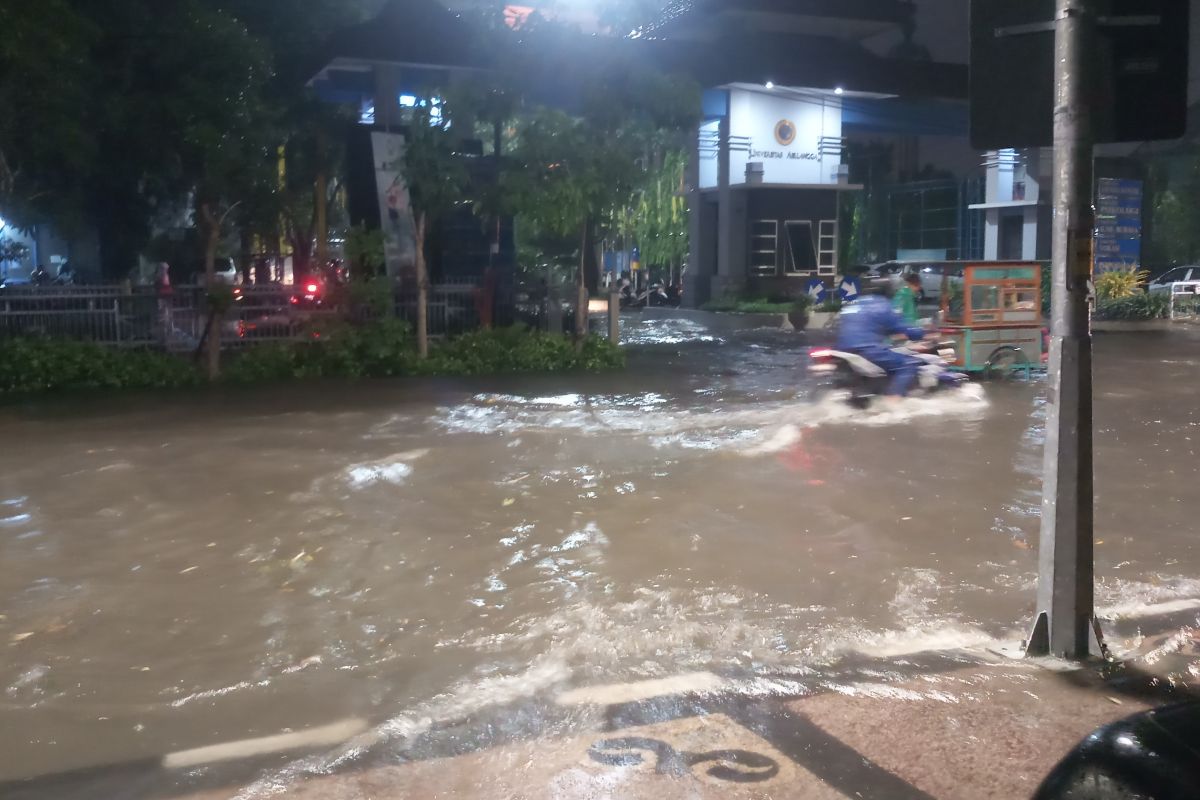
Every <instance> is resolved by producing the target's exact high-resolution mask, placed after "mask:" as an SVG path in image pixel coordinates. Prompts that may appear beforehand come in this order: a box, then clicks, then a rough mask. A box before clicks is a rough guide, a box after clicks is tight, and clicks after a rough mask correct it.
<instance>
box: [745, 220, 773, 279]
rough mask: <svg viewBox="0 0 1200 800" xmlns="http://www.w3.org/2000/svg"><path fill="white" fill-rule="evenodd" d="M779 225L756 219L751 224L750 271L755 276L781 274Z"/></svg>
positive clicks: (770, 221)
mask: <svg viewBox="0 0 1200 800" xmlns="http://www.w3.org/2000/svg"><path fill="white" fill-rule="evenodd" d="M778 254H779V223H778V222H777V221H776V220H773V219H756V220H754V221H753V222H751V223H750V271H751V272H752V273H753V274H755V275H775V274H777V273H778V272H779V255H778Z"/></svg>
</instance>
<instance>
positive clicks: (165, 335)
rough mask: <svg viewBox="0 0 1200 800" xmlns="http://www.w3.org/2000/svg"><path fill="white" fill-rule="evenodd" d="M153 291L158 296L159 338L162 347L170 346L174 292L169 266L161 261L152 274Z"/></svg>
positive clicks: (173, 325) (173, 322) (173, 321)
mask: <svg viewBox="0 0 1200 800" xmlns="http://www.w3.org/2000/svg"><path fill="white" fill-rule="evenodd" d="M154 291H155V294H156V295H158V326H159V336H160V337H161V338H162V343H163V345H164V346H166V345H168V344H170V340H171V329H172V328H174V327H175V320H174V313H173V312H174V306H175V297H174V295H175V290H174V288H172V286H171V266H170V265H169V264H168V263H167V262H165V261H162V262H160V263H159V265H158V269H157V270H156V271H155V274H154Z"/></svg>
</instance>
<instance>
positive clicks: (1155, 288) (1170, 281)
mask: <svg viewBox="0 0 1200 800" xmlns="http://www.w3.org/2000/svg"><path fill="white" fill-rule="evenodd" d="M1181 281H1200V267H1195V266H1189V267H1175V268H1174V269H1169V270H1167V271H1166V272H1164V273H1163V274H1162V275H1159V276H1158V277H1157V278H1155V279H1154V280H1152V281H1150V283H1149V284H1147V286H1146V291H1148V292H1150V293H1151V294H1158V293H1160V292H1164V293H1167V294H1170V292H1171V287H1172V286H1173V285H1174V284H1176V283H1179V282H1181Z"/></svg>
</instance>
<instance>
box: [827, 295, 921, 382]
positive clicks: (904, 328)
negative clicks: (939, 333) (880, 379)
mask: <svg viewBox="0 0 1200 800" xmlns="http://www.w3.org/2000/svg"><path fill="white" fill-rule="evenodd" d="M900 334H904V335H905V336H907V337H908V338H909V339H911V340H912V341H914V342H915V341H919V340H921V339H923V338H925V331H924V330H922V329H921V328H912V327H909V326H908V324H907V323H906V322H905V321H904V317H903V316H901V314H900V313H899V312H898V311H896V310H895V309H894V308H892V303H891V301H890V300H888V299H887V297H884V296H883V295H879V294H869V295H866V296H865V297H862V298H861V299H859V300H857V301H856V302H854V303H851V304H850V305H848V306H846V307H845V308H843V309H842V314H841V319H840V322H839V325H838V341H837V347H838V349H839V350H843V351H846V352H849V353H857V354H858V355H860V356H862V357H863V358H865V359H867V360H868V361H870V362H871V363H873V364H875V365H877V366H879V367H880V368H881V369H885V370H887V371H888V373H890V374H891V376H892V381H891V383H890V384H889V385H888V391H887V393H888V395H889V396H893V397H904V396H905V395H906V394H908V390H909V389H911V388H912V385H913V383H914V382H915V381H916V379H917V369H918V368H919V367H920V366H921V362H920V361H919V360H918V359H916V358H913V357H912V356H906V355H904V354H902V353H897V352H895V351H894V350H893V349H892V348H891V346H890V344H889V342H888V337H891V336H898V335H900Z"/></svg>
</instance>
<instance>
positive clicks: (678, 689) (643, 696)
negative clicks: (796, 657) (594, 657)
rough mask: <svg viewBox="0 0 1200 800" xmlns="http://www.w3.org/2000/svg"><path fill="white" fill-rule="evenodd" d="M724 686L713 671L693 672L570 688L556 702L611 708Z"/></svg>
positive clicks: (568, 704)
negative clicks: (652, 678)
mask: <svg viewBox="0 0 1200 800" xmlns="http://www.w3.org/2000/svg"><path fill="white" fill-rule="evenodd" d="M725 685H726V684H725V681H724V680H722V679H721V678H719V677H717V676H716V675H714V674H712V673H711V672H692V673H689V674H686V675H676V676H674V677H671V678H658V679H655V680H649V681H637V682H635V683H614V684H608V685H605V686H585V687H583V688H580V689H571V690H570V691H566V692H563V693H562V694H560V695H559V696H558V697H556V698H555V702H556V703H558V705H560V706H578V705H597V706H611V705H618V704H620V703H636V702H638V701H639V700H649V699H651V698H654V697H665V696H668V695H674V694H702V693H711V692H716V691H719V690H721V689H722V688H724V687H725Z"/></svg>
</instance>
